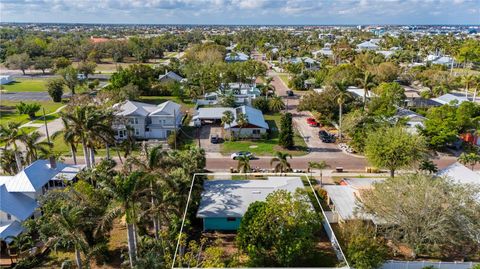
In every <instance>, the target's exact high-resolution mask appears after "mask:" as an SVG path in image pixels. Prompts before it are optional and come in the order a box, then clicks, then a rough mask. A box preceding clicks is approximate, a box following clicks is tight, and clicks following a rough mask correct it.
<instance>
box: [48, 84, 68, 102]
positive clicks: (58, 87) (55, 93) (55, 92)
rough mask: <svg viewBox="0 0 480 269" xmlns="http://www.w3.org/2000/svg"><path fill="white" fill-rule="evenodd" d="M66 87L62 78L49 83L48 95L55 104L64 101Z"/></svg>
mask: <svg viewBox="0 0 480 269" xmlns="http://www.w3.org/2000/svg"><path fill="white" fill-rule="evenodd" d="M64 85H65V84H64V82H63V79H60V78H55V79H51V80H49V81H48V82H47V89H48V94H49V95H50V97H52V99H53V101H54V102H56V103H59V102H61V101H62V95H63V86H64Z"/></svg>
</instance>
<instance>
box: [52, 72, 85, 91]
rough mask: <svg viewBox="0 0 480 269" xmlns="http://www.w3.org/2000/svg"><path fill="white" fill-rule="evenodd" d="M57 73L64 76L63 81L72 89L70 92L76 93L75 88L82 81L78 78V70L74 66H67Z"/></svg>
mask: <svg viewBox="0 0 480 269" xmlns="http://www.w3.org/2000/svg"><path fill="white" fill-rule="evenodd" d="M57 73H58V74H59V75H60V76H61V77H62V78H63V82H64V83H65V85H66V86H67V87H68V88H69V89H70V92H71V93H72V94H73V95H74V94H75V88H76V87H77V85H78V84H79V83H80V81H79V80H78V70H77V69H75V68H73V67H72V66H67V67H65V68H63V69H60V70H58V71H57Z"/></svg>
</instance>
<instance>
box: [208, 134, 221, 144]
mask: <svg viewBox="0 0 480 269" xmlns="http://www.w3.org/2000/svg"><path fill="white" fill-rule="evenodd" d="M210 143H212V144H218V143H220V137H218V135H217V134H216V135H212V136H210Z"/></svg>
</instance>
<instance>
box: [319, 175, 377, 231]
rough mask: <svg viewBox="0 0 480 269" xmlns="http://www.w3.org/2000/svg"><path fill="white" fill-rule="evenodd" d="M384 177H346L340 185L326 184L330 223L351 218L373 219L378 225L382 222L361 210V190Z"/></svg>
mask: <svg viewBox="0 0 480 269" xmlns="http://www.w3.org/2000/svg"><path fill="white" fill-rule="evenodd" d="M383 180H385V179H384V178H344V179H343V180H342V181H341V182H340V185H325V186H323V188H324V189H325V191H326V192H327V203H328V205H329V207H330V209H331V214H330V213H329V214H327V218H328V221H329V222H330V223H344V222H347V221H350V220H358V219H360V220H365V221H372V222H373V223H374V224H376V225H378V224H381V223H382V222H381V221H380V220H378V219H376V218H375V217H373V216H372V215H370V214H365V213H362V212H360V207H359V205H360V204H361V191H362V190H366V189H371V188H373V184H374V183H377V182H382V181H383Z"/></svg>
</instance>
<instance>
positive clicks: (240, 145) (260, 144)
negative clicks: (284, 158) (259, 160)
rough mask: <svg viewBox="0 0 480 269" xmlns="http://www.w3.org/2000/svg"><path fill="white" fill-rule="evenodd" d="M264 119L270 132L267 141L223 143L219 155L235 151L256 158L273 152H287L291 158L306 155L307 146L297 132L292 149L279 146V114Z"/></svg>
mask: <svg viewBox="0 0 480 269" xmlns="http://www.w3.org/2000/svg"><path fill="white" fill-rule="evenodd" d="M264 117H265V121H266V122H267V123H268V126H269V127H270V131H271V134H270V137H269V138H268V139H257V140H242V141H225V142H224V143H223V144H222V147H221V153H222V154H224V155H228V154H230V153H233V152H237V151H250V152H251V153H253V154H254V155H256V156H270V155H273V154H274V152H275V151H282V152H288V153H290V154H291V155H292V156H302V155H305V154H307V153H308V148H307V144H306V143H305V140H303V138H302V137H301V136H300V134H299V133H298V131H297V130H295V136H294V139H293V140H294V142H295V148H294V149H292V150H286V149H283V148H282V147H281V146H279V145H278V141H279V138H278V135H279V132H278V126H280V117H281V115H280V114H279V113H277V114H273V115H269V114H265V115H264Z"/></svg>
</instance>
